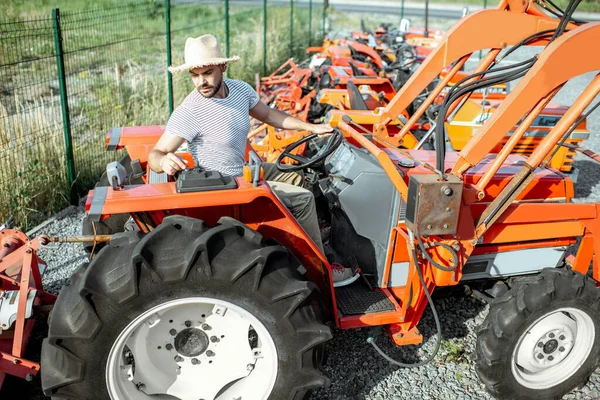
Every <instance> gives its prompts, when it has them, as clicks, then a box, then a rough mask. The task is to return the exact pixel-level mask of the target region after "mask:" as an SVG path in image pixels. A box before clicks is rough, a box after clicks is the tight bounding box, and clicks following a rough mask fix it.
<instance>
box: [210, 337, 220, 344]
mask: <svg viewBox="0 0 600 400" xmlns="http://www.w3.org/2000/svg"><path fill="white" fill-rule="evenodd" d="M210 341H211V342H213V343H217V342H218V341H219V338H218V337H216V336H211V338H210Z"/></svg>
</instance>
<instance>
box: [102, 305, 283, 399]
mask: <svg viewBox="0 0 600 400" xmlns="http://www.w3.org/2000/svg"><path fill="white" fill-rule="evenodd" d="M250 329H252V330H253V331H254V332H256V334H257V340H256V343H255V344H254V345H251V343H250V341H249V331H250ZM276 376H277V350H276V348H275V344H274V342H273V339H272V338H271V336H270V334H269V332H268V331H267V329H266V328H265V327H264V325H262V323H261V322H260V320H258V319H257V318H256V317H255V316H254V315H253V314H251V313H249V312H248V311H246V310H245V309H243V308H241V307H239V306H237V305H235V304H232V303H230V302H227V301H225V300H219V299H213V298H205V297H190V298H182V299H177V300H171V301H167V302H165V303H163V304H161V305H158V306H156V307H154V308H152V309H150V310H148V311H146V312H144V313H142V314H141V315H139V316H138V317H137V318H136V319H134V320H133V321H132V322H131V323H130V324H129V325H128V326H127V327H126V328H125V329H124V330H123V331H122V332H121V334H120V335H119V336H118V337H117V339H116V341H115V343H114V344H113V347H112V349H111V351H110V354H109V357H108V361H107V368H106V381H107V389H108V392H109V395H110V398H111V399H113V400H121V399H136V400H146V399H147V400H151V399H152V398H154V396H163V395H167V396H170V397H169V398H177V399H180V400H198V399H204V400H208V399H211V400H213V399H214V400H229V399H232V398H240V397H241V396H242V395H243V398H244V399H248V400H262V399H265V398H267V397H268V396H269V393H270V392H271V390H272V388H273V386H274V384H275V379H276Z"/></svg>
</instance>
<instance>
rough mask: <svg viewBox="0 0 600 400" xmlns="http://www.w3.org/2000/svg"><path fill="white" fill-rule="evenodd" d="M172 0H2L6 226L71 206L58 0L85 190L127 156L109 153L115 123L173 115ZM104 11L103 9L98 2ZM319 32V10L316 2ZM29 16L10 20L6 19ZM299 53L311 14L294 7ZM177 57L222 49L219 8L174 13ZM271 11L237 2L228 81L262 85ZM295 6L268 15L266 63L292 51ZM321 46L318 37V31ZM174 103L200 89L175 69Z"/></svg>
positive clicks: (2, 201)
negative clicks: (190, 45)
mask: <svg viewBox="0 0 600 400" xmlns="http://www.w3.org/2000/svg"><path fill="white" fill-rule="evenodd" d="M163 4H164V2H162V1H159V2H152V1H133V2H132V1H129V2H122V1H112V0H101V1H97V0H94V1H90V0H70V1H65V0H58V1H56V0H55V1H52V2H51V1H45V0H30V1H27V2H22V1H20V0H3V7H5V10H6V13H5V15H4V16H3V17H1V18H0V23H2V22H4V23H5V25H3V26H2V27H3V29H2V30H3V31H4V32H3V35H2V36H0V223H2V222H3V221H4V220H6V219H8V217H9V216H11V215H12V216H14V218H15V222H16V224H17V225H18V226H21V227H22V228H23V229H27V227H30V226H32V225H34V224H36V223H38V222H39V221H41V220H43V219H45V218H46V217H47V216H49V215H51V214H52V213H54V212H56V211H57V210H59V209H61V208H62V207H64V206H66V205H67V204H68V198H69V192H70V187H69V185H68V182H67V177H66V172H65V162H66V161H65V150H64V139H63V126H62V118H61V108H60V98H59V92H58V80H57V69H56V58H55V56H54V40H53V36H52V21H51V20H49V17H50V15H51V11H52V8H54V7H60V9H61V17H62V18H61V22H62V27H63V38H64V41H63V46H64V51H65V52H66V54H65V71H66V76H67V88H68V93H69V108H70V117H71V134H72V138H73V151H74V159H75V169H76V173H77V179H76V181H75V184H74V189H75V191H76V192H77V193H79V194H85V192H86V190H87V189H89V188H90V187H92V186H93V184H94V183H95V181H96V180H97V179H98V177H99V175H100V174H101V173H102V171H103V169H104V168H105V166H106V164H107V163H108V162H109V161H111V160H114V159H118V158H120V155H119V154H115V153H108V152H106V151H105V148H104V137H105V133H106V131H107V130H108V129H109V128H111V127H114V126H133V125H155V124H165V123H166V122H167V119H168V97H167V86H166V78H167V71H166V39H165V18H164V15H165V13H164V12H165V10H164V6H163ZM98 7H100V8H98ZM313 12H314V14H313V35H314V34H315V33H316V32H317V30H318V29H319V28H320V27H321V24H320V21H321V8H319V7H317V6H316V5H315V7H314V9H313ZM7 20H9V21H32V22H26V23H13V24H8V25H7V24H6V21H7ZM293 23H294V30H293V40H292V54H293V55H294V56H295V57H297V58H304V57H305V56H304V49H305V47H306V46H307V45H308V10H307V9H295V10H294V21H293ZM171 24H172V26H171V28H172V38H171V42H172V46H173V50H172V54H173V64H179V63H181V62H183V47H184V43H185V40H186V38H187V37H190V36H192V37H196V36H199V35H201V34H204V33H212V34H215V35H216V36H217V37H218V38H219V39H220V41H221V43H222V44H221V46H222V49H223V51H225V43H224V42H225V41H224V37H225V28H224V25H225V24H224V14H223V7H222V6H207V5H199V4H185V5H176V6H173V7H172V10H171ZM262 26H263V25H262V9H261V8H258V9H257V8H254V9H250V8H248V7H232V8H231V10H230V27H231V32H230V44H231V49H230V54H231V55H239V56H240V57H241V58H242V59H241V61H240V62H238V63H236V64H233V65H232V66H231V69H230V71H229V76H230V77H232V78H235V79H244V80H246V81H248V82H249V83H251V84H252V85H254V74H255V72H257V71H262V65H263V60H262V54H263V28H262ZM289 28H290V13H289V8H287V7H285V8H278V7H277V8H274V7H270V8H269V10H268V21H267V65H268V68H269V70H272V69H274V68H276V67H277V66H279V65H280V64H281V63H282V62H284V61H285V60H286V59H287V58H288V57H289V55H290V29H289ZM314 39H315V40H314V43H315V44H317V43H318V42H319V40H320V39H319V38H317V37H316V36H315V38H314ZM173 81H174V98H175V104H176V105H177V104H178V103H179V102H181V100H182V99H183V98H184V97H185V96H186V95H187V94H188V93H189V92H190V91H191V90H192V84H191V81H190V79H189V76H188V75H187V74H176V75H175V76H174V77H173Z"/></svg>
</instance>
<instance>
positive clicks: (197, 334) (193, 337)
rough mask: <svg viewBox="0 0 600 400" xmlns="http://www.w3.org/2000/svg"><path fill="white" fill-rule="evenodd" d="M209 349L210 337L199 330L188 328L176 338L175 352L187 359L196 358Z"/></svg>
mask: <svg viewBox="0 0 600 400" xmlns="http://www.w3.org/2000/svg"><path fill="white" fill-rule="evenodd" d="M207 348H208V336H207V335H206V333H204V331H202V330H200V329H197V328H187V329H184V330H182V331H181V332H179V333H178V334H177V336H175V350H177V352H178V353H180V354H181V355H184V356H186V357H196V356H199V355H200V354H202V353H204V352H205V351H206V349H207Z"/></svg>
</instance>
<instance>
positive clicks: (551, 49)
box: [452, 23, 600, 176]
mask: <svg viewBox="0 0 600 400" xmlns="http://www.w3.org/2000/svg"><path fill="white" fill-rule="evenodd" d="M599 41H600V23H588V24H585V25H583V26H581V27H579V28H576V29H573V30H572V31H570V32H569V33H566V34H564V35H562V36H561V37H559V38H558V39H556V40H555V41H554V42H553V43H551V44H550V45H549V46H548V48H547V49H545V50H544V51H543V52H542V53H541V54H540V56H539V60H538V61H537V62H536V63H535V64H534V65H533V67H532V68H531V70H530V71H529V72H528V73H527V75H525V76H524V77H523V79H521V81H520V82H519V83H518V84H517V85H516V87H515V88H514V89H513V91H512V92H511V94H510V96H509V97H507V98H506V100H505V101H504V102H502V104H501V105H500V107H499V108H498V110H497V111H496V112H495V113H493V114H492V116H491V117H490V118H489V119H488V120H487V121H486V122H485V124H484V125H483V126H482V128H481V129H480V130H479V132H478V133H477V134H476V135H475V136H474V137H473V139H472V140H471V141H469V143H467V145H466V146H465V147H464V148H463V150H462V151H461V152H460V156H459V160H458V162H457V163H456V165H455V166H454V168H453V170H452V172H453V173H454V174H455V175H457V176H460V175H461V174H462V172H464V171H466V170H467V169H468V168H470V167H473V166H475V165H477V164H478V163H479V162H480V161H481V160H482V159H483V157H485V156H486V155H487V154H488V153H489V152H490V151H491V150H492V148H493V147H494V146H495V145H496V144H497V143H498V142H499V141H500V140H501V139H502V138H503V137H504V136H505V135H506V133H507V132H509V131H510V130H511V128H512V127H514V126H515V124H517V123H518V122H519V120H520V119H521V118H522V117H523V115H524V114H525V113H528V112H529V111H530V110H532V109H533V108H534V107H535V106H536V104H537V103H538V102H540V101H541V100H542V99H544V98H545V97H547V96H548V94H549V93H551V92H552V91H554V90H555V89H557V88H558V87H559V86H561V85H563V84H564V83H565V82H567V81H568V80H569V79H571V78H573V77H576V76H578V75H581V74H584V73H587V72H592V71H597V70H600V55H599V54H597V53H596V52H585V49H587V48H589V44H590V43H599ZM583 54H585V55H584V56H582V55H583ZM593 83H594V82H592V84H590V86H588V88H587V89H586V90H585V91H584V92H583V95H582V96H585V97H586V98H587V101H585V103H587V104H589V102H591V100H592V99H593V97H594V96H595V94H596V93H598V86H597V85H594V84H593ZM587 104H585V106H587ZM585 106H583V108H581V104H580V105H579V106H578V104H577V102H576V103H575V104H574V105H573V106H572V107H571V109H574V107H577V108H579V112H577V113H575V114H577V116H579V114H580V112H581V111H582V110H583V109H585ZM566 117H567V116H566V115H565V117H563V120H564V121H567V118H566ZM571 119H572V118H571ZM570 122H571V123H572V122H574V120H573V121H570ZM569 126H570V124H568V126H567V124H566V123H565V122H563V123H562V124H557V126H555V127H554V129H553V130H552V132H551V133H550V135H548V136H547V137H546V138H545V140H544V142H546V143H547V144H548V143H550V142H551V141H552V143H551V148H553V147H554V146H555V145H556V143H557V142H558V140H559V139H560V137H561V136H562V135H561V133H564V131H566V129H568V127H569ZM560 131H562V132H560ZM556 132H558V135H557V134H556ZM553 138H554V139H555V140H554V139H553ZM544 142H542V145H540V146H544V144H543V143H544ZM546 147H547V145H546ZM536 152H537V150H536ZM534 154H535V153H534ZM532 156H533V155H532ZM530 159H531V157H530ZM536 159H537V160H536V161H535V162H534V163H533V165H530V167H532V168H535V167H537V166H538V165H540V163H541V159H540V158H539V157H537V156H536ZM494 172H495V171H494ZM492 173H493V172H492Z"/></svg>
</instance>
